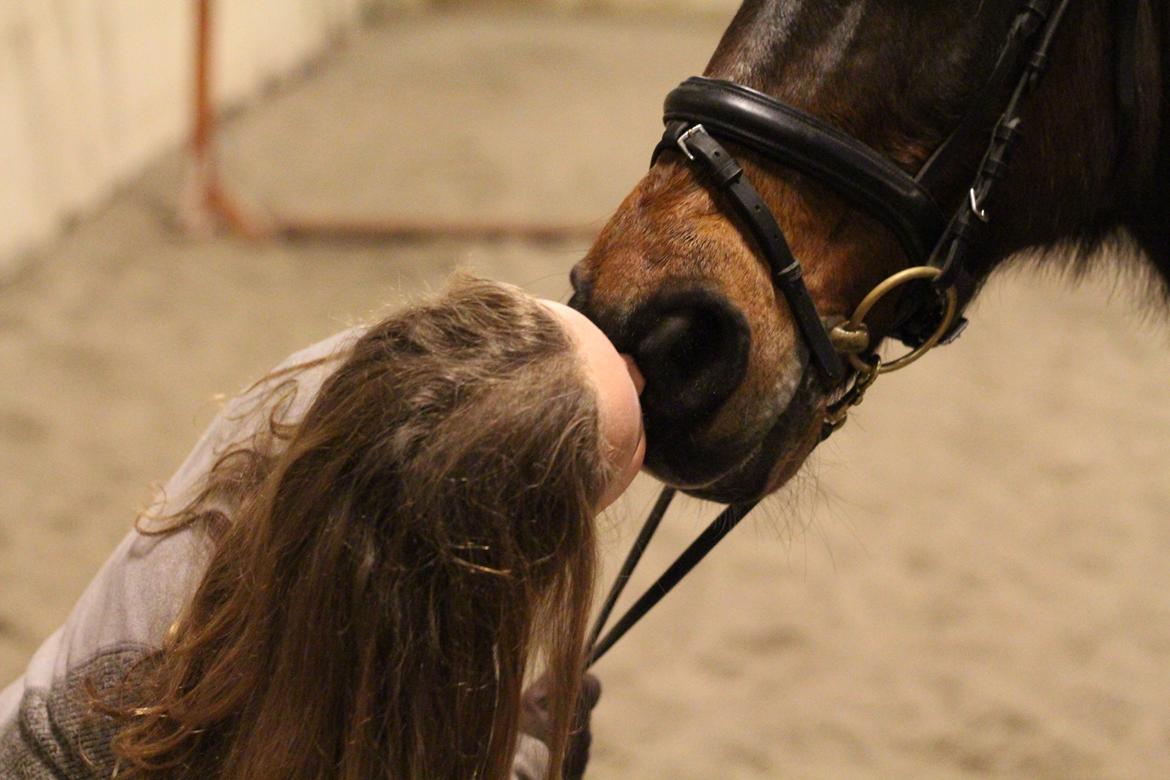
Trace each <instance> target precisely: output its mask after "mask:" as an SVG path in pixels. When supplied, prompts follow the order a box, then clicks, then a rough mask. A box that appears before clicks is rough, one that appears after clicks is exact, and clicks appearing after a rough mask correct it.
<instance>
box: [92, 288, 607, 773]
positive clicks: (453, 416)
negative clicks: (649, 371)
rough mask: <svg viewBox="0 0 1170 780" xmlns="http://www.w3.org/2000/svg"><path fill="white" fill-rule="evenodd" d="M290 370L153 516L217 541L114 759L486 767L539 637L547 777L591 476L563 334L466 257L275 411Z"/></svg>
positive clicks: (576, 636)
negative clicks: (297, 405)
mask: <svg viewBox="0 0 1170 780" xmlns="http://www.w3.org/2000/svg"><path fill="white" fill-rule="evenodd" d="M293 376H294V378H293V379H291V380H289V379H286V380H285V381H283V382H279V383H277V385H276V387H277V388H279V389H278V390H275V391H273V392H272V393H271V394H270V395H272V396H276V397H279V398H281V399H283V400H279V401H277V402H275V403H274V404H273V405H272V407H271V408H272V409H274V410H275V411H272V412H271V416H270V423H271V424H270V425H268V426H264V427H263V429H262V430H260V431H259V432H258V433H257V435H256V436H255V437H254V438H252V439H251V440H249V441H248V442H246V443H244V444H241V445H239V446H237V447H235V448H234V449H232V450H231V451H229V452H227V453H226V454H224V455H223V456H222V457H220V458H219V460H218V461H217V463H216V465H215V466H214V467H213V468H212V470H211V472H210V473H209V475H208V478H207V482H206V484H205V487H204V488H203V490H202V492H201V493H200V494H199V495H198V496H197V497H196V498H195V499H194V500H193V501H192V502H191V503H190V504H189V505H188V506H186V508H184V509H183V510H181V511H180V512H178V513H177V514H175V515H173V516H171V517H170V518H168V524H167V528H168V531H173V530H174V529H176V528H180V527H187V526H191V525H192V524H197V525H199V526H201V527H204V528H206V529H208V530H209V531H210V532H211V535H212V537H213V539H214V540H215V548H214V553H213V554H212V557H211V560H210V564H209V566H208V570H207V572H206V575H205V576H204V578H203V580H202V582H201V584H200V585H199V587H198V589H197V591H196V592H195V594H194V596H193V599H192V601H191V603H190V604H189V606H187V607H186V609H185V611H184V612H183V613H182V615H181V616H180V619H179V620H178V621H177V623H176V624H175V627H174V628H173V629H172V631H171V633H170V635H169V636H168V637H167V639H166V641H165V643H164V646H163V648H162V650H161V651H160V652H159V653H157V654H155V655H154V656H153V657H151V658H150V659H149V660H148V661H147V662H146V663H144V664H142V665H140V667H139V668H138V669H137V670H136V672H135V673H133V674H132V675H131V676H130V677H128V679H127V682H126V684H125V685H124V686H123V691H122V692H121V694H120V695H121V696H123V697H125V696H126V695H127V694H126V691H127V690H129V691H130V694H129V699H130V700H131V701H132V702H133V703H135V704H137V705H138V706H136V707H134V708H133V709H130V708H126V707H123V708H122V713H123V717H124V718H125V722H124V725H123V726H122V728H121V730H120V732H119V734H118V735H117V737H116V738H115V740H114V750H115V754H116V756H117V758H118V760H119V772H118V774H117V776H118V777H136V778H155V777H182V778H195V777H198V778H207V777H220V776H222V777H231V778H240V779H249V780H250V779H252V778H256V779H259V778H282V780H283V779H286V778H347V779H349V780H368V779H369V778H391V777H393V778H428V779H429V778H473V777H474V778H502V777H506V776H507V775H508V773H509V771H510V765H511V760H512V754H513V751H514V749H515V744H516V739H517V716H518V713H519V709H520V697H521V688H522V684H523V681H524V678H525V674H526V671H527V672H529V673H530V672H531V670H532V668H533V663H534V662H535V661H536V659H538V658H539V659H542V665H543V666H544V668H545V670H546V672H547V673H548V674H549V676H550V684H551V689H552V693H553V695H552V696H551V697H550V700H551V701H552V702H553V705H552V707H553V712H552V721H553V723H552V734H553V737H552V738H551V740H550V741H551V744H550V746H549V747H550V750H551V755H552V765H551V767H550V770H551V775H550V776H559V773H560V765H561V760H562V756H563V753H564V749H565V745H566V741H567V736H568V733H569V729H570V726H571V714H572V713H571V710H572V707H573V704H574V703H575V702H576V699H577V695H578V686H579V681H580V673H581V668H582V645H583V641H584V631H585V622H586V620H587V617H588V610H589V604H590V598H591V595H592V585H593V578H594V567H595V543H594V526H593V514H594V511H593V507H595V506H596V502H597V500H598V498H599V496H600V495H601V491H602V488H603V486H604V482H605V479H606V478H607V476H608V475H607V474H605V473H604V471H605V467H604V465H603V462H602V458H601V455H600V452H601V449H600V432H599V428H598V413H597V408H596V398H595V396H594V394H593V393H592V391H591V389H590V385H589V384H588V381H587V379H586V378H585V377H584V376H583V374H582V372H581V369H580V366H579V362H578V360H577V357H576V354H575V353H574V351H573V347H572V343H571V341H570V339H569V337H568V336H567V335H566V334H565V332H564V331H563V330H562V329H561V328H560V326H559V325H558V324H557V322H556V321H555V319H554V318H553V317H552V316H550V314H549V313H548V312H547V311H546V310H545V309H544V308H543V307H542V306H541V305H540V304H539V303H537V302H535V301H534V300H532V299H531V298H528V297H527V296H525V295H523V294H522V293H520V292H519V291H517V290H514V289H512V288H509V287H506V286H503V285H499V284H495V283H489V282H483V281H477V280H470V279H464V280H462V281H460V282H458V283H456V284H455V285H453V287H452V288H451V289H449V290H448V291H447V292H446V293H445V294H444V295H443V296H442V297H441V298H439V299H438V300H436V301H434V302H433V303H429V304H424V305H421V306H417V307H415V308H413V309H410V310H407V311H405V312H403V313H400V314H398V315H395V316H392V317H390V318H389V319H386V320H385V321H383V322H381V323H379V324H377V325H375V326H373V327H372V328H370V329H369V330H368V331H367V332H366V333H365V334H364V335H362V336H361V337H360V339H358V340H357V341H356V343H355V344H354V346H353V347H352V350H351V351H350V353H349V354H348V355H347V356H346V357H345V358H344V360H343V362H341V364H340V366H339V367H338V368H337V370H336V371H334V372H333V373H332V374H331V375H330V376H329V377H328V378H327V379H326V381H325V382H324V384H323V386H322V387H321V390H320V392H319V394H318V395H317V397H316V398H315V399H314V401H313V402H312V404H311V406H310V407H309V409H308V411H307V412H306V413H305V415H304V417H303V419H302V420H299V421H295V422H292V423H289V422H288V421H285V420H282V419H281V413H280V411H279V410H280V409H287V408H288V406H289V403H288V399H289V397H290V396H289V395H288V393H287V392H284V391H285V390H287V389H288V388H289V387H290V386H291V387H293V388H294V389H295V374H294V375H293ZM290 382H291V383H292V384H291V385H290ZM120 701H122V702H125V701H126V698H121V699H120Z"/></svg>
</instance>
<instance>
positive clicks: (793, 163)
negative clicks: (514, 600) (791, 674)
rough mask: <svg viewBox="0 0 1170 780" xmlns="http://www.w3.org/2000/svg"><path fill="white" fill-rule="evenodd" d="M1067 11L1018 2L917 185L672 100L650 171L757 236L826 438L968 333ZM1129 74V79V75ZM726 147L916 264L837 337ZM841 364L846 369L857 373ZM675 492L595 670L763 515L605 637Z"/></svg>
mask: <svg viewBox="0 0 1170 780" xmlns="http://www.w3.org/2000/svg"><path fill="white" fill-rule="evenodd" d="M1124 5H1126V6H1127V7H1132V8H1134V9H1136V7H1137V3H1136V2H1134V0H1125V2H1124ZM1068 6H1069V0H1022V1H1021V3H1020V10H1019V12H1018V13H1017V15H1016V18H1015V19H1014V21H1013V23H1012V26H1011V29H1010V31H1009V32H1008V37H1007V40H1006V42H1005V44H1004V46H1003V48H1002V49H1001V50H1000V53H999V56H998V57H997V59H996V63H995V65H994V67H993V69H992V73H991V75H990V77H989V78H988V80H987V82H986V83H985V84H984V86H983V88H982V89H981V90H980V92H979V93H978V98H977V100H976V101H975V104H974V105H973V106H972V107H971V109H970V110H969V111H968V112H967V114H966V115H965V116H964V117H963V119H962V120H961V121H960V122H959V124H958V125H957V126H956V127H955V128H954V129H953V130H952V132H951V133H950V135H948V136H947V138H946V139H945V140H944V141H943V142H942V143H941V144H940V145H939V147H938V148H937V149H936V150H935V152H934V153H933V154H932V155H931V156H930V157H929V158H928V159H927V161H926V162H925V163H924V164H923V165H922V167H921V168H920V169H919V171H918V172H917V173H916V174H915V175H910V174H908V173H906V172H905V171H903V170H902V169H901V168H899V167H898V166H897V165H895V164H894V163H893V162H891V161H890V160H889V159H887V158H886V157H884V156H883V155H881V154H880V153H878V152H876V151H874V150H873V149H871V148H870V147H868V146H867V145H865V144H864V143H862V142H860V141H858V140H857V139H855V138H852V137H851V136H849V135H846V134H845V133H842V132H841V131H840V130H838V129H836V128H834V127H832V126H830V125H828V124H826V123H825V122H824V121H822V120H820V119H818V118H816V117H814V116H811V115H809V114H807V113H805V112H803V111H801V110H800V109H797V108H795V107H793V106H790V105H787V104H785V103H781V102H780V101H777V100H775V99H773V98H771V97H769V96H768V95H765V94H763V93H761V92H757V91H756V90H753V89H750V88H748V87H745V86H742V85H739V84H735V83H732V82H729V81H721V80H717V79H709V78H702V77H693V78H690V79H687V80H686V81H684V82H683V83H682V84H681V85H679V86H678V87H677V88H676V89H674V90H673V91H672V92H671V93H670V94H669V95H667V97H666V102H665V106H664V122H665V124H666V132H665V133H664V134H663V136H662V139H661V140H660V141H659V143H658V145H657V146H656V147H655V149H654V154H653V157H652V160H651V164H652V165H653V163H654V162H656V161H657V159H658V157H659V156H660V155H661V154H662V153H663V152H666V151H677V152H681V153H682V155H683V156H684V157H685V159H686V160H687V161H688V162H689V163H690V164H691V165H692V166H693V168H694V169H695V170H696V171H697V172H698V173H699V174H700V175H701V178H702V179H703V180H704V181H706V182H707V183H708V184H709V185H711V187H712V188H713V189H714V190H716V193H717V197H716V202H717V203H722V204H723V205H725V206H726V207H727V208H728V209H729V210H730V211H731V213H732V214H733V215H734V216H735V217H736V218H737V219H738V220H739V221H740V223H741V225H742V226H743V227H745V228H746V229H747V231H748V233H749V234H750V235H751V237H752V239H753V241H754V242H755V245H756V246H755V248H756V250H757V251H758V252H759V253H760V255H761V256H762V257H763V259H764V261H765V262H766V263H767V265H768V268H769V270H770V273H771V278H772V282H773V285H774V287H775V289H776V290H778V291H779V293H780V294H781V295H782V296H783V297H784V299H785V301H786V302H787V304H788V308H789V310H790V312H791V314H792V317H793V320H794V322H795V324H796V327H797V330H798V331H799V332H800V334H801V336H802V338H803V340H804V342H805V345H806V346H807V348H808V351H809V357H810V361H811V363H812V364H813V365H815V366H816V368H817V371H818V372H819V374H820V378H821V383H822V385H823V387H824V389H825V391H826V393H831V392H834V391H840V397H839V400H837V401H836V402H835V403H834V404H832V405H831V406H830V407H829V408H828V414H827V415H826V419H825V422H824V425H823V432H822V438H826V437H828V436H829V435H830V434H831V433H832V432H834V431H836V430H837V429H838V428H840V427H841V425H843V424H844V422H845V419H846V416H847V415H848V412H849V410H850V409H851V408H852V407H854V406H856V405H857V404H859V403H860V402H861V400H862V399H863V397H864V395H865V391H866V390H867V389H868V387H869V386H870V385H871V384H872V383H873V382H874V380H875V379H876V378H877V377H878V375H880V374H882V373H886V372H889V371H892V370H897V369H899V368H902V367H904V366H906V365H908V364H910V363H911V362H913V361H914V360H917V359H918V358H919V357H921V356H922V355H923V354H925V353H926V352H927V351H929V350H930V349H932V348H933V347H934V346H936V345H938V344H941V343H948V342H949V341H951V340H952V339H954V338H955V337H956V336H957V335H958V334H959V333H960V332H961V331H962V329H963V327H964V326H965V324H966V320H965V319H964V318H963V316H962V315H963V310H964V308H965V305H966V303H967V301H968V300H969V295H967V294H961V288H962V289H963V290H965V289H966V288H967V286H968V285H970V283H971V277H970V273H969V270H968V268H967V258H968V256H969V254H970V252H971V251H972V248H973V247H974V246H975V245H976V244H978V243H979V241H980V240H981V239H982V238H983V236H984V231H985V229H986V225H987V223H988V222H989V217H988V213H987V204H988V203H989V200H990V198H991V196H992V193H993V191H994V189H995V186H996V184H997V183H998V182H999V181H1000V180H1001V179H1002V178H1003V177H1004V175H1005V174H1006V172H1007V170H1008V159H1009V156H1010V154H1011V151H1012V149H1013V148H1014V146H1015V143H1016V141H1017V140H1018V138H1019V134H1020V126H1021V121H1022V120H1021V111H1022V108H1023V102H1024V99H1025V98H1026V97H1027V96H1028V95H1030V94H1031V93H1032V92H1033V91H1034V90H1035V88H1036V86H1037V84H1038V83H1039V81H1040V79H1041V78H1042V77H1043V75H1044V72H1045V71H1046V69H1047V66H1048V58H1049V50H1050V48H1051V45H1052V41H1053V39H1054V37H1055V34H1056V31H1057V30H1058V28H1059V27H1060V23H1061V21H1062V20H1063V18H1064V15H1065V12H1066V10H1067V9H1068ZM1134 15H1135V19H1134V20H1133V22H1132V24H1125V25H1123V27H1122V29H1123V30H1126V31H1127V35H1126V37H1127V38H1128V37H1129V34H1130V32H1131V31H1132V30H1133V29H1134V28H1135V27H1136V23H1137V22H1136V10H1135V12H1134ZM1124 56H1129V55H1124ZM1120 70H1121V68H1120V67H1119V72H1120ZM1013 77H1014V79H1015V81H1014V84H1013V82H1012V81H1011V79H1012V78H1013ZM1123 77H1124V78H1125V79H1128V78H1129V76H1128V74H1123ZM1008 85H1013V88H1012V90H1011V94H1010V97H1009V98H1008V100H1007V103H1006V106H1005V107H1004V108H1003V110H1002V111H1001V112H1000V113H999V117H998V120H995V122H994V127H993V129H992V131H991V134H990V140H989V142H988V144H987V149H986V152H985V153H984V155H983V157H982V158H981V160H980V162H979V164H978V166H977V167H976V171H975V175H974V176H973V178H972V180H971V186H970V187H969V188H968V190H967V192H966V193H964V195H963V198H962V202H961V203H958V204H955V205H954V207H953V209H952V210H951V211H950V213H949V215H948V212H947V211H945V210H944V209H943V208H942V207H941V206H940V205H939V203H938V200H937V198H936V196H934V195H932V193H931V186H932V185H934V184H935V181H936V179H937V177H938V176H939V175H940V174H939V173H938V172H939V171H940V170H943V169H944V168H945V163H946V162H947V161H949V160H950V159H951V158H953V157H954V155H955V154H956V150H957V149H959V148H963V147H964V146H965V142H966V141H968V140H970V139H971V137H972V134H974V133H977V132H983V131H984V129H985V128H986V126H987V124H988V123H989V120H991V119H993V118H994V114H992V113H991V111H990V110H989V108H988V103H989V102H990V101H991V100H993V99H994V98H995V97H996V96H998V95H999V94H1001V93H1002V92H1003V91H1005V89H1006V87H1007V86H1008ZM1130 92H1132V88H1131V87H1130V82H1128V81H1126V82H1123V83H1121V85H1120V86H1119V100H1120V101H1121V106H1120V108H1121V113H1122V119H1123V122H1122V125H1123V126H1124V125H1125V124H1126V123H1127V122H1126V120H1131V119H1132V117H1129V116H1126V109H1127V105H1126V103H1127V102H1128V101H1132V100H1133V98H1132V96H1131V95H1130V94H1129V93H1130ZM717 139H721V140H723V141H726V142H731V143H735V144H737V145H739V146H742V147H744V148H746V149H748V150H750V151H752V152H754V153H755V154H757V155H759V156H761V157H763V158H765V159H767V160H770V161H772V162H775V163H778V164H780V165H782V166H786V167H790V168H792V169H794V170H797V171H799V172H800V173H802V174H805V175H807V176H809V177H811V178H812V179H814V180H816V181H818V182H821V183H823V184H826V185H828V186H829V187H830V188H832V189H833V190H834V191H835V192H837V193H838V194H839V195H840V196H841V197H842V198H844V199H845V200H846V201H848V202H849V203H850V204H851V205H853V206H854V207H856V208H859V209H861V210H863V211H865V212H866V213H868V214H870V215H872V216H873V217H875V218H876V219H878V220H879V221H880V222H882V224H884V225H885V226H886V227H888V228H889V229H890V231H891V232H892V233H893V234H894V236H896V237H897V239H898V242H899V243H900V245H901V246H902V249H903V251H904V252H905V254H906V257H907V258H908V260H909V264H908V267H907V268H906V269H905V270H903V271H901V272H899V273H897V274H894V275H893V276H891V277H890V278H888V279H886V280H884V281H883V282H882V283H880V284H879V285H878V286H877V287H875V288H874V290H872V291H871V292H870V293H869V294H868V295H866V296H865V298H864V299H863V300H862V301H861V303H860V304H859V305H858V306H857V309H856V310H855V311H854V313H853V316H852V317H850V319H849V320H848V321H847V322H845V323H843V324H840V325H837V326H835V327H833V328H829V327H827V326H826V325H825V323H824V322H823V320H822V319H821V317H820V315H819V314H818V312H817V308H816V304H815V303H814V301H813V300H812V296H811V295H810V294H809V292H808V288H807V287H806V286H805V284H804V280H803V274H802V269H801V266H800V262H799V261H798V260H797V259H796V257H795V256H794V255H793V253H792V250H791V248H790V247H789V245H788V242H787V240H786V239H785V237H784V232H783V230H782V229H781V228H780V226H779V224H778V222H777V221H776V218H775V216H774V215H773V214H772V212H771V210H770V209H769V208H768V206H767V205H766V204H765V203H764V201H763V199H762V198H761V197H760V195H759V193H758V192H757V191H756V189H755V187H753V186H752V184H751V183H750V182H749V181H748V179H747V176H746V175H745V174H744V172H743V169H742V168H741V167H740V165H739V163H738V162H737V161H736V159H735V157H734V156H732V155H731V154H730V153H729V152H728V151H727V149H726V148H725V147H724V146H723V144H722V143H720V140H717ZM912 282H919V283H926V284H927V285H928V290H927V292H926V294H924V295H922V294H920V295H918V296H917V297H916V298H915V299H914V300H913V301H912V302H911V303H910V304H909V305H906V302H905V301H903V305H902V307H901V308H900V310H899V314H898V315H897V319H896V322H895V323H894V324H893V326H892V327H891V328H889V330H888V333H889V335H890V336H892V337H894V338H897V339H898V340H900V341H902V342H903V343H905V344H906V345H907V346H909V347H910V348H911V351H910V352H909V353H908V354H906V355H903V356H902V357H899V358H897V359H894V360H888V361H883V360H882V359H881V358H880V357H879V356H878V355H877V354H876V352H875V350H876V348H877V343H876V341H880V339H877V340H875V339H873V338H872V336H871V335H870V332H869V330H868V328H867V326H866V323H865V318H866V316H867V315H868V314H869V312H870V310H871V309H872V308H873V307H874V306H875V305H876V304H877V302H878V301H880V300H881V299H882V298H884V297H885V296H886V295H888V294H890V293H891V292H893V291H895V290H899V289H901V288H902V287H903V286H905V285H907V284H909V283H912ZM920 286H922V285H921V284H920ZM903 297H904V298H905V297H907V296H903ZM842 354H843V355H844V356H845V358H846V360H847V361H848V363H849V368H848V369H847V368H846V366H845V361H842V359H841V355H842ZM842 388H844V389H843V390H842ZM675 494H676V490H675V489H674V488H670V487H667V488H664V489H663V491H662V493H661V495H660V496H659V498H658V501H657V502H656V504H655V506H654V508H653V509H652V510H651V512H650V515H649V516H648V517H647V519H646V522H645V523H644V524H643V527H642V530H641V532H640V533H639V535H638V538H637V539H636V540H635V542H634V545H633V547H632V548H631V550H630V552H629V554H628V556H627V557H626V560H625V562H624V564H623V566H622V568H621V570H620V572H619V573H618V576H617V578H616V579H615V581H614V584H613V586H612V587H611V589H610V592H609V595H608V596H607V598H606V600H605V602H604V604H603V605H602V608H601V612H600V613H599V615H598V617H597V619H596V621H595V623H594V626H593V629H592V631H591V633H590V636H589V645H588V646H589V659H588V664H589V665H592V664H593V663H595V662H596V661H597V660H598V659H600V658H601V656H602V655H604V654H605V652H606V651H608V650H609V648H611V647H612V646H613V645H614V644H615V643H616V642H617V641H618V640H619V639H620V638H621V637H622V636H623V635H624V634H625V633H626V632H627V631H628V630H629V629H630V628H631V627H633V625H634V624H635V623H636V622H637V621H638V620H640V619H641V618H642V617H643V616H644V615H645V614H646V612H648V611H649V610H650V609H651V608H653V606H654V605H655V604H657V603H658V602H659V601H660V600H661V599H662V598H663V597H664V596H665V595H666V594H667V593H668V592H669V591H670V590H671V589H672V588H673V587H674V586H675V585H676V584H677V583H678V582H679V581H680V580H681V579H682V578H683V577H684V576H686V574H687V573H688V572H689V571H690V570H691V569H693V568H694V567H695V566H696V565H697V564H698V563H699V561H701V560H702V559H703V557H704V556H705V555H706V554H707V553H708V552H710V550H711V549H712V548H713V547H714V546H715V545H716V544H718V543H719V541H720V540H722V539H723V537H725V536H726V535H727V534H728V533H730V532H731V530H732V529H733V528H735V526H736V525H737V524H738V523H739V522H740V521H741V520H742V519H743V518H744V517H745V516H746V515H747V514H748V513H749V512H750V511H751V510H752V509H753V508H754V507H755V503H754V502H753V503H750V504H740V505H734V506H729V507H727V508H726V509H725V510H724V511H723V512H722V513H721V514H720V515H719V516H718V517H717V518H716V519H715V520H714V521H713V522H712V523H711V525H709V526H708V527H707V529H706V530H705V531H703V533H702V534H700V536H699V537H698V538H697V539H696V540H695V541H694V542H693V543H692V544H691V545H690V546H689V547H688V548H687V549H686V550H685V551H684V552H683V553H682V555H680V556H679V558H678V559H676V560H675V562H674V563H673V564H672V565H671V566H670V567H669V568H668V569H667V571H666V572H665V573H664V574H663V575H662V576H661V577H660V578H659V579H658V580H657V581H656V582H655V583H654V584H653V585H651V586H650V588H648V589H647V591H646V592H645V593H644V594H643V595H642V597H641V598H639V599H638V601H637V602H635V604H634V605H633V606H632V607H631V608H630V609H629V610H628V611H627V612H626V613H625V615H623V616H622V618H620V619H619V620H618V621H617V623H615V624H614V626H613V627H612V628H611V629H610V631H609V632H608V633H607V634H606V635H605V636H601V632H602V630H603V629H604V627H605V624H606V622H607V621H608V619H609V616H610V614H611V612H612V611H613V607H614V605H615V604H616V602H617V599H618V597H619V596H620V595H621V592H622V590H623V589H624V587H625V585H626V583H627V582H628V581H629V578H630V575H631V574H632V573H633V570H634V567H635V566H636V565H637V563H638V561H639V560H640V558H641V556H642V553H643V552H644V551H645V549H646V547H647V545H648V544H649V542H650V539H651V537H652V536H653V535H654V532H655V530H656V529H657V527H658V524H659V523H660V522H661V520H662V518H663V516H664V515H665V513H666V510H667V509H668V508H669V506H670V503H671V500H672V499H673V497H674V496H675Z"/></svg>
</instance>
